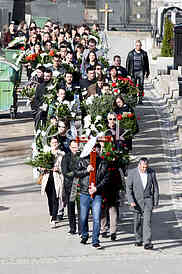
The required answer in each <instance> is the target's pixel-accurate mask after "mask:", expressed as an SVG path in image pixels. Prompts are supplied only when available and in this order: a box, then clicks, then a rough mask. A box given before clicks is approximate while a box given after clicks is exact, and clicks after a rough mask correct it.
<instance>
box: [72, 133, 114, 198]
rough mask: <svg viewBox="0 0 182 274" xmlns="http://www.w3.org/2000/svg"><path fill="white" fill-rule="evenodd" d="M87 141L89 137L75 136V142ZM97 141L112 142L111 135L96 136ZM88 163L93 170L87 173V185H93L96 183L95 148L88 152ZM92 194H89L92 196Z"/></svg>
mask: <svg viewBox="0 0 182 274" xmlns="http://www.w3.org/2000/svg"><path fill="white" fill-rule="evenodd" d="M88 141H89V137H88V138H86V137H79V136H77V137H76V142H77V143H78V144H79V143H87V142H88ZM97 141H99V142H112V136H104V137H101V138H98V139H97ZM90 165H91V166H92V167H93V169H94V170H93V171H90V175H89V186H91V185H92V184H93V185H94V186H95V185H96V150H95V148H93V149H92V151H91V153H90ZM93 196H94V195H91V197H92V198H93Z"/></svg>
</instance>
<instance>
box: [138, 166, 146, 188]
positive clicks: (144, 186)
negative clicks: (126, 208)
mask: <svg viewBox="0 0 182 274" xmlns="http://www.w3.org/2000/svg"><path fill="white" fill-rule="evenodd" d="M138 171H139V174H140V178H141V180H142V184H143V188H144V189H145V188H146V185H147V172H144V173H142V172H140V170H139V169H138Z"/></svg>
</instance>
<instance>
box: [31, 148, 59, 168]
mask: <svg viewBox="0 0 182 274" xmlns="http://www.w3.org/2000/svg"><path fill="white" fill-rule="evenodd" d="M54 163H55V156H54V155H53V154H52V153H51V151H48V152H39V153H38V155H36V156H35V158H34V159H33V160H31V161H30V162H28V163H27V164H29V165H31V166H33V167H39V168H43V169H46V170H51V169H52V168H53V167H54Z"/></svg>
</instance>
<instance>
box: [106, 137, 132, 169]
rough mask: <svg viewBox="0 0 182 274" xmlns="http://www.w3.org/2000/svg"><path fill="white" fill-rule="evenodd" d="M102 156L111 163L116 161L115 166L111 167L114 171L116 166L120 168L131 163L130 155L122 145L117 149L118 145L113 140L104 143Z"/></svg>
mask: <svg viewBox="0 0 182 274" xmlns="http://www.w3.org/2000/svg"><path fill="white" fill-rule="evenodd" d="M101 158H102V159H104V160H105V161H107V162H109V163H112V162H113V163H114V166H110V167H109V168H110V169H111V170H109V171H114V170H115V169H116V168H120V167H121V166H122V165H126V164H128V163H129V156H128V154H127V153H126V152H125V150H124V149H123V148H122V147H120V149H119V150H118V149H116V146H115V144H114V143H113V142H105V143H104V149H103V151H102V154H101ZM112 169H113V170H112Z"/></svg>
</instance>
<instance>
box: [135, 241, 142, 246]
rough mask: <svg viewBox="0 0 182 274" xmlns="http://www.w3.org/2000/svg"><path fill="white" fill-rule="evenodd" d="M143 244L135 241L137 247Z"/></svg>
mask: <svg viewBox="0 0 182 274" xmlns="http://www.w3.org/2000/svg"><path fill="white" fill-rule="evenodd" d="M142 245H143V243H142V242H136V243H135V246H137V247H138V246H142Z"/></svg>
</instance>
